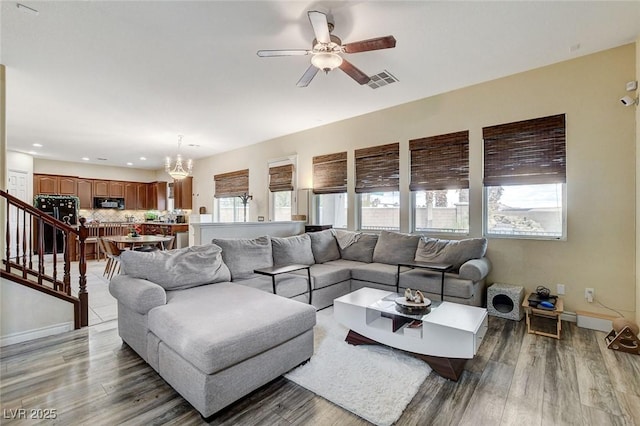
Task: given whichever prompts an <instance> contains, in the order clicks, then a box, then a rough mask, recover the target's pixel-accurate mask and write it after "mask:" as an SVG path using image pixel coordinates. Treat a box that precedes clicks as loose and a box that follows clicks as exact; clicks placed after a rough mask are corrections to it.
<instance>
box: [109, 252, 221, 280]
mask: <svg viewBox="0 0 640 426" xmlns="http://www.w3.org/2000/svg"><path fill="white" fill-rule="evenodd" d="M220 251H221V250H220V247H218V246H216V245H214V244H207V245H203V246H193V247H185V248H182V249H177V250H166V251H165V250H159V251H152V252H141V251H134V250H124V251H123V252H122V253H121V254H120V262H121V264H122V268H123V271H124V273H125V274H126V275H128V276H130V277H132V278H142V279H145V280H148V281H151V282H154V283H156V284H158V285H160V286H161V287H162V288H164V289H165V290H178V289H185V288H190V287H195V286H199V285H203V284H212V283H218V282H223V281H230V280H231V275H230V273H229V268H227V265H225V264H224V262H223V261H222V256H221V253H220Z"/></svg>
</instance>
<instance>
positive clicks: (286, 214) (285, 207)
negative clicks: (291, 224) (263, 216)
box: [271, 191, 293, 222]
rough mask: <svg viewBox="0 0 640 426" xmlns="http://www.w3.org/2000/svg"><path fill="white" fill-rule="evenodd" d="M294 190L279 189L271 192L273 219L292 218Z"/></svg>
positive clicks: (284, 219) (283, 219)
mask: <svg viewBox="0 0 640 426" xmlns="http://www.w3.org/2000/svg"><path fill="white" fill-rule="evenodd" d="M292 193H293V191H278V192H273V193H271V196H272V200H273V220H274V221H276V222H278V221H287V220H291V212H292V210H291V195H292Z"/></svg>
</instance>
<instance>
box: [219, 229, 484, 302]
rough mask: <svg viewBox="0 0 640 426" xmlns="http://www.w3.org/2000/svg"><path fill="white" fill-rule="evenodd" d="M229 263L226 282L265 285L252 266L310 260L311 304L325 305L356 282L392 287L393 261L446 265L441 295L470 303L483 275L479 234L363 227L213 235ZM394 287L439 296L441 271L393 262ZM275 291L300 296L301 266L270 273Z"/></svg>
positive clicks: (479, 293)
mask: <svg viewBox="0 0 640 426" xmlns="http://www.w3.org/2000/svg"><path fill="white" fill-rule="evenodd" d="M212 242H213V243H214V244H216V245H218V246H220V247H221V248H222V257H223V259H224V262H225V264H226V265H228V266H229V269H230V270H231V280H232V282H234V283H237V284H241V285H245V286H248V287H253V288H257V289H260V290H264V291H269V292H272V284H271V278H270V277H267V276H264V275H258V274H254V273H253V270H254V269H258V268H265V267H270V266H284V265H291V264H303V265H310V268H311V281H312V286H311V287H312V289H313V298H312V301H313V305H314V306H315V307H316V308H318V309H322V308H326V307H327V306H331V305H332V304H333V299H335V298H337V297H340V296H342V295H344V294H347V293H349V292H351V291H355V290H357V289H359V288H362V287H372V288H378V289H382V290H389V291H394V290H395V285H396V276H397V271H398V268H397V265H398V263H406V262H411V261H414V260H419V261H425V262H441V263H450V264H453V265H454V268H453V269H452V271H451V272H447V273H446V274H445V281H444V300H446V301H449V302H455V303H462V304H467V305H473V306H482V305H483V304H484V294H485V291H484V290H485V278H486V276H487V274H488V273H489V271H490V270H491V263H490V262H489V260H488V259H487V258H486V257H485V253H486V248H487V242H486V240H485V239H484V238H473V239H465V240H460V241H456V240H438V239H433V238H426V237H423V236H420V235H407V234H401V233H397V232H388V231H382V232H381V233H380V234H368V233H360V232H350V231H341V230H325V231H321V232H311V233H308V234H302V235H296V236H293V237H286V238H276V237H271V238H270V237H266V236H265V237H260V238H253V239H214V240H213V241H212ZM400 271H401V274H400V288H402V289H404V288H411V289H418V290H421V291H422V292H423V293H424V294H425V295H426V296H427V297H429V298H430V299H432V300H440V287H441V274H440V272H434V271H429V270H425V269H410V268H407V267H403V268H401V270H400ZM276 282H277V287H276V291H277V294H279V295H281V296H284V297H288V298H292V299H295V300H300V301H308V300H309V294H308V283H307V272H306V271H305V270H300V271H296V272H293V273H289V274H283V275H279V276H277V277H276Z"/></svg>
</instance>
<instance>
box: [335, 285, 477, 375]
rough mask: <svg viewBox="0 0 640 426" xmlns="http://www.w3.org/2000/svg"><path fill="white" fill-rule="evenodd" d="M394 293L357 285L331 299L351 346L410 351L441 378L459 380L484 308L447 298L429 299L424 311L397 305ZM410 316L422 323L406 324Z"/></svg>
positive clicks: (471, 352) (473, 347)
mask: <svg viewBox="0 0 640 426" xmlns="http://www.w3.org/2000/svg"><path fill="white" fill-rule="evenodd" d="M398 296H400V295H399V294H397V293H394V292H390V291H385V290H377V289H373V288H366V287H365V288H361V289H360V290H357V291H354V292H353V293H349V294H347V295H344V296H342V297H339V298H337V299H335V300H334V301H333V315H334V317H335V319H336V321H338V322H339V323H341V324H342V325H344V326H346V327H348V328H349V329H350V331H349V334H348V335H347V338H346V341H347V342H349V343H351V344H354V345H362V344H383V345H387V346H391V347H393V348H397V349H401V350H403V351H407V352H410V353H411V354H413V355H414V356H416V357H418V358H420V359H423V360H424V361H426V362H427V363H428V364H429V365H430V366H431V368H433V370H434V371H435V372H436V373H438V374H440V375H441V376H443V377H446V378H448V379H452V380H458V378H459V377H460V374H462V370H463V369H464V364H465V362H466V361H467V360H468V359H472V358H473V357H474V356H475V354H476V352H477V351H478V348H479V347H480V344H481V343H482V339H483V337H484V335H485V333H486V331H487V326H488V325H487V310H486V309H484V308H478V307H475V306H467V305H461V304H458V303H451V302H433V303H432V305H431V312H429V313H428V314H426V315H408V314H405V313H401V312H399V311H398V310H396V307H395V298H396V297H398ZM414 320H417V321H422V326H421V327H417V328H410V327H409V326H408V324H409V323H410V322H412V321H414Z"/></svg>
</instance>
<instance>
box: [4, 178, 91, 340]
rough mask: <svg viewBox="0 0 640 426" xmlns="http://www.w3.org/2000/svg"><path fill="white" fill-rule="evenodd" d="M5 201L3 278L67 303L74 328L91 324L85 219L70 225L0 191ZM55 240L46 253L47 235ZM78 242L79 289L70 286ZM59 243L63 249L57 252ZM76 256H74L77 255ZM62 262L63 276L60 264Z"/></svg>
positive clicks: (87, 232)
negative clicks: (72, 317)
mask: <svg viewBox="0 0 640 426" xmlns="http://www.w3.org/2000/svg"><path fill="white" fill-rule="evenodd" d="M0 197H1V198H4V199H5V200H6V210H5V213H6V223H5V227H6V237H5V242H6V246H5V253H4V256H3V257H2V267H1V268H0V276H2V278H5V279H8V280H11V281H13V282H16V283H18V284H22V285H24V286H27V287H29V288H32V289H34V290H37V291H40V292H42V293H45V294H48V295H50V296H53V297H55V298H58V299H61V300H64V301H67V302H69V303H71V304H73V306H74V325H75V328H76V329H77V328H81V327H85V326H87V325H89V293H88V292H87V261H86V253H85V239H86V238H87V235H88V234H89V231H88V229H87V227H86V226H85V219H84V218H80V220H79V222H80V223H79V225H78V226H77V227H75V226H72V225H68V224H66V223H64V222H62V221H60V220H58V219H55V218H53V217H51V216H49V215H47V214H46V213H43V212H42V211H40V210H38V209H36V208H35V207H33V206H31V205H30V204H27V203H25V202H24V201H22V200H20V199H18V198H16V197H14V196H13V195H11V194H9V193H8V192H6V191H2V190H0ZM47 235H48V236H49V237H51V238H52V241H53V247H52V252H51V253H46V254H45V236H47ZM76 241H77V242H78V247H79V252H78V256H77V258H78V269H79V279H78V289H77V291H74V290H73V289H72V285H71V262H72V253H74V252H75V250H74V249H75V246H74V245H75V244H76ZM58 242H60V243H61V245H62V250H59V249H58V245H59V244H58ZM74 257H75V256H74ZM60 259H61V260H62V273H60V272H59V271H58V262H59V261H60Z"/></svg>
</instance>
